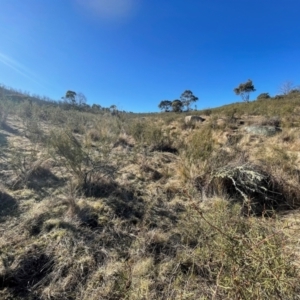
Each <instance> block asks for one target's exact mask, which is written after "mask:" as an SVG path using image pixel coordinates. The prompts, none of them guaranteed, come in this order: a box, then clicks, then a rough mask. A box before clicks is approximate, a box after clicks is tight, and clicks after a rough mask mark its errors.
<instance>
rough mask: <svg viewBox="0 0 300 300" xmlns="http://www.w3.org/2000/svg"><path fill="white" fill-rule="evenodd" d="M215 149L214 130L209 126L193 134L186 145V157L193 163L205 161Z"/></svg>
mask: <svg viewBox="0 0 300 300" xmlns="http://www.w3.org/2000/svg"><path fill="white" fill-rule="evenodd" d="M213 149H214V140H213V137H212V129H211V128H209V127H208V126H207V127H204V128H202V129H201V130H199V131H197V132H195V133H193V135H192V137H191V139H190V140H189V141H188V143H187V144H186V156H187V158H189V159H190V160H191V161H193V160H205V159H207V158H208V157H209V156H210V155H211V154H212V152H213Z"/></svg>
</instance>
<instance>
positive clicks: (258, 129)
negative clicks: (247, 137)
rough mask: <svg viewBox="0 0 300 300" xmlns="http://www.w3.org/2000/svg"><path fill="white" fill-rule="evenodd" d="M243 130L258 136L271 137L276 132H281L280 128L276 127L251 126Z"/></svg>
mask: <svg viewBox="0 0 300 300" xmlns="http://www.w3.org/2000/svg"><path fill="white" fill-rule="evenodd" d="M245 130H246V131H247V132H248V133H252V134H258V135H265V136H272V135H275V134H276V133H277V132H281V131H282V130H281V128H279V127H276V126H259V125H252V126H247V127H245Z"/></svg>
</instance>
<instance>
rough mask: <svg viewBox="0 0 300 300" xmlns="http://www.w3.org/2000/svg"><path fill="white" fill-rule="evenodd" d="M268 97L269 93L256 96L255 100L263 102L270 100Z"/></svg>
mask: <svg viewBox="0 0 300 300" xmlns="http://www.w3.org/2000/svg"><path fill="white" fill-rule="evenodd" d="M270 98H271V97H270V95H269V93H261V94H259V95H258V96H257V98H256V99H257V100H264V99H270Z"/></svg>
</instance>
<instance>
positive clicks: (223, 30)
mask: <svg viewBox="0 0 300 300" xmlns="http://www.w3.org/2000/svg"><path fill="white" fill-rule="evenodd" d="M299 13H300V0H201V1H200V0H2V1H1V5H0V83H2V84H5V85H7V86H11V87H14V88H17V89H21V90H26V91H29V92H31V93H36V94H39V95H46V96H48V97H50V98H52V99H55V100H57V99H60V98H61V96H63V95H64V94H65V92H66V91H67V90H74V91H76V92H82V93H84V94H85V96H86V97H87V99H88V103H89V104H92V103H98V104H100V105H102V106H110V105H112V104H115V105H117V107H118V108H119V109H122V110H127V111H134V112H150V111H158V107H157V105H158V104H159V102H160V101H161V100H174V99H176V98H178V97H179V96H180V94H181V93H182V92H183V91H184V90H186V89H190V90H192V91H193V92H194V94H195V95H196V96H198V97H199V101H198V103H197V106H198V109H201V108H207V107H215V106H220V105H222V104H228V103H231V102H237V101H240V98H239V97H238V96H235V95H234V93H233V88H235V87H236V86H237V85H238V84H239V83H241V82H245V81H247V80H248V79H252V80H253V83H254V85H255V88H256V89H257V92H255V93H253V94H252V95H251V99H254V98H255V97H256V96H257V95H258V94H260V93H262V92H269V93H270V94H271V95H274V94H277V93H278V89H279V86H280V85H281V84H282V83H283V82H285V81H293V82H294V83H295V84H296V85H298V84H300V68H299V67H300V21H299Z"/></svg>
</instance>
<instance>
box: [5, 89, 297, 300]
mask: <svg viewBox="0 0 300 300" xmlns="http://www.w3.org/2000/svg"><path fill="white" fill-rule="evenodd" d="M1 89H2V90H3V91H4V90H5V88H3V87H1ZM2 90H1V91H2ZM3 91H2V94H0V96H1V95H2V97H3V99H1V101H2V102H1V106H0V109H1V114H0V118H1V119H0V121H1V127H0V165H1V169H0V177H1V185H0V258H1V259H0V298H1V299H16V300H19V299H25V300H26V299H28V300H29V299H45V300H46V299H47V300H48V299H58V300H64V299H66V300H67V299H68V300H77V299H84V300H96V299H107V300H113V299H114V300H116V299H130V300H131V299H133V300H135V299H136V300H139V299H145V300H150V299H164V300H165V299H169V300H171V299H178V300H179V299H195V300H196V299H197V300H198V299H299V293H300V289H299V279H300V278H299V275H300V273H299V271H300V270H299V267H300V266H299V258H300V252H299V225H300V222H299V217H300V215H299V208H300V200H299V199H300V189H299V185H300V184H299V183H300V160H299V149H300V148H299V147H300V142H299V137H300V131H299V130H300V122H299V116H300V96H299V94H298V93H296V92H293V93H288V94H286V95H283V96H282V98H280V99H275V98H270V99H269V100H267V101H253V102H249V103H237V104H232V105H228V106H224V107H220V108H216V109H207V110H204V111H197V112H194V113H193V114H195V115H198V116H204V119H205V121H204V122H202V123H200V124H197V126H185V124H184V117H185V116H186V114H185V113H184V112H182V113H181V114H178V113H176V112H166V113H160V114H147V115H146V114H144V115H140V114H129V113H128V114H126V113H120V112H117V113H111V112H113V111H116V108H115V107H112V108H111V109H108V110H105V109H103V108H101V107H100V106H92V107H91V108H88V107H86V106H84V105H81V106H80V108H79V106H78V105H75V106H76V108H74V107H73V108H72V109H71V107H70V105H69V104H70V103H67V104H68V105H66V103H61V104H57V103H54V104H53V105H52V104H51V102H50V101H48V102H47V101H44V102H43V101H42V99H38V98H34V97H31V96H30V95H23V94H22V93H16V92H14V93H13V92H11V91H7V92H5V91H4V92H3ZM241 92H242V91H241ZM69 94H70V93H69ZM76 95H78V94H76ZM76 95H75V94H73V96H74V97H75V96H76ZM25 96H26V97H25ZM68 98H70V99H69V100H70V101H71V102H72V95H71V94H70V95H69V97H68ZM37 99H38V100H39V101H37ZM74 99H75V98H74ZM264 99H265V98H264ZM177 101H179V102H180V103H181V104H180V105H179V104H178V111H181V110H182V108H183V104H182V101H180V100H177ZM179 102H178V103H179ZM173 103H174V101H173ZM50 104H51V105H50ZM168 105H169V104H168ZM185 105H186V104H185ZM71 106H72V105H71ZM167 107H169V106H162V109H163V110H167V109H166V108H167ZM186 107H187V108H188V107H189V106H186ZM176 109H177V108H176ZM176 109H174V110H176ZM249 126H257V127H272V128H273V127H274V128H278V129H280V130H276V132H275V133H274V134H273V135H270V136H268V135H259V134H254V133H251V132H250V133H248V132H247V131H246V128H247V127H249Z"/></svg>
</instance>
